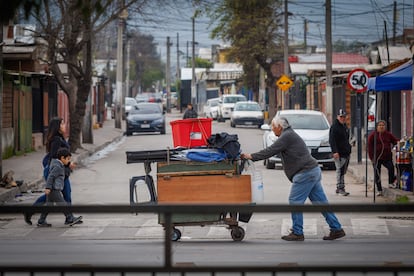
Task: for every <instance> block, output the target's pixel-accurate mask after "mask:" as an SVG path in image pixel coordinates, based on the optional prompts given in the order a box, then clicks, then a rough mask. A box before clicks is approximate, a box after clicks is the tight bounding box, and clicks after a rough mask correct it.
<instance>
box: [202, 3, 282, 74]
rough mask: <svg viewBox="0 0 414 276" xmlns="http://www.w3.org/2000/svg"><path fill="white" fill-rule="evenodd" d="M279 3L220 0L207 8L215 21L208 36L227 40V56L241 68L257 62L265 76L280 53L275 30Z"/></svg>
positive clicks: (251, 68) (277, 35)
mask: <svg viewBox="0 0 414 276" xmlns="http://www.w3.org/2000/svg"><path fill="white" fill-rule="evenodd" d="M281 5H282V3H281V1H280V0H279V1H278V0H246V1H238V0H224V1H222V2H221V4H220V5H218V6H217V8H216V9H214V10H211V9H207V12H208V14H209V16H210V18H211V19H212V21H215V22H218V24H217V26H216V27H215V28H214V29H213V31H212V34H211V36H212V37H213V38H220V39H222V40H224V41H226V42H229V44H231V49H230V53H229V55H230V57H233V58H234V59H235V60H237V61H238V62H239V63H241V64H242V65H243V67H244V69H245V70H248V71H251V70H256V67H257V64H259V65H260V66H262V67H263V68H264V69H265V71H266V73H267V75H268V77H269V76H271V71H270V65H271V63H272V61H274V60H279V59H281V58H282V57H283V47H281V46H280V40H281V38H282V36H281V35H280V34H279V33H278V31H279V26H280V20H282V18H283V16H282V14H281ZM246 72H247V71H246Z"/></svg>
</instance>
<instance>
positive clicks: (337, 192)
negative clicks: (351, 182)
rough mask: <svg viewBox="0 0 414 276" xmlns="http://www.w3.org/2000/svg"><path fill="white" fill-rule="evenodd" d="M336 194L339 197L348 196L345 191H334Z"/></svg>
mask: <svg viewBox="0 0 414 276" xmlns="http://www.w3.org/2000/svg"><path fill="white" fill-rule="evenodd" d="M336 194H337V195H341V196H349V193H348V192H346V191H345V189H336Z"/></svg>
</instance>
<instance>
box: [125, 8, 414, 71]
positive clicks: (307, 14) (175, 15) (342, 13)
mask: <svg viewBox="0 0 414 276" xmlns="http://www.w3.org/2000/svg"><path fill="white" fill-rule="evenodd" d="M168 2H170V1H168ZM168 2H167V3H168ZM171 2H173V1H171ZM171 2H170V3H171ZM185 2H186V1H184V2H181V3H179V1H178V2H177V1H174V3H176V4H175V6H173V7H171V6H168V7H167V6H166V7H165V8H163V9H161V10H160V9H157V10H152V11H149V12H148V18H151V19H152V20H151V22H137V21H133V20H131V22H130V24H136V25H137V26H139V29H140V30H141V31H142V32H144V33H148V34H151V35H153V36H154V38H155V40H156V41H157V42H158V43H159V51H160V52H161V55H162V56H163V57H164V58H165V55H166V37H167V36H170V37H171V42H172V43H173V48H172V49H171V51H172V52H171V53H172V54H174V55H175V53H176V45H177V44H176V43H177V33H178V35H179V45H180V50H181V51H182V52H183V53H184V54H185V53H186V51H187V49H186V44H187V41H190V42H191V40H192V20H191V17H192V16H193V14H194V11H195V8H194V7H192V6H191V5H190V4H185ZM395 2H396V3H397V10H398V18H397V25H396V31H397V35H401V34H402V31H403V29H404V28H412V26H413V25H414V22H413V13H414V8H413V2H414V0H396V1H395ZM331 3H332V39H333V41H336V40H338V39H341V40H345V41H348V42H350V41H354V40H358V41H362V42H373V41H377V40H381V39H382V38H383V36H384V22H386V25H387V29H388V36H389V38H391V37H392V28H393V24H392V22H393V3H394V1H393V0H331ZM324 4H325V0H289V1H288V9H289V12H290V13H292V14H293V15H292V16H290V17H289V39H290V40H294V41H296V42H298V43H302V42H303V40H304V20H305V19H306V20H307V21H308V30H307V43H308V45H317V46H324V45H325V7H324ZM168 5H172V4H168ZM209 22H210V21H209V19H208V18H206V17H205V15H201V16H200V17H198V18H197V19H196V21H195V41H196V42H198V46H199V47H206V48H210V47H211V46H212V45H213V44H224V42H223V41H219V40H212V39H211V38H210V32H211V28H209ZM281 31H282V32H283V30H281ZM190 45H191V43H190ZM189 52H191V49H189ZM175 60H176V58H173V59H172V62H174V63H175ZM182 62H183V63H184V60H183V61H182Z"/></svg>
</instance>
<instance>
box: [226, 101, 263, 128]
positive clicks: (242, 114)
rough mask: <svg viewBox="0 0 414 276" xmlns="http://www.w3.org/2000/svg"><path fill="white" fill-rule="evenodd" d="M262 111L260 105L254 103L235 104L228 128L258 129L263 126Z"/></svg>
mask: <svg viewBox="0 0 414 276" xmlns="http://www.w3.org/2000/svg"><path fill="white" fill-rule="evenodd" d="M263 122H264V118H263V111H262V109H261V108H260V105H259V104H258V103H257V102H254V101H247V102H245V101H243V102H237V103H236V104H235V105H234V109H233V112H232V113H231V117H230V126H231V127H236V125H245V126H257V127H258V128H260V127H261V126H262V125H263Z"/></svg>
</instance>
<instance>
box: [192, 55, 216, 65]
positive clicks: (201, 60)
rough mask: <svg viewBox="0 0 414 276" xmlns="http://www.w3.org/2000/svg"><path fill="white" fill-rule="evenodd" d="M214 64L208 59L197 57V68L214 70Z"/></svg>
mask: <svg viewBox="0 0 414 276" xmlns="http://www.w3.org/2000/svg"><path fill="white" fill-rule="evenodd" d="M213 65H214V64H213V63H212V62H211V61H209V60H207V59H204V58H201V57H196V58H195V67H196V68H213Z"/></svg>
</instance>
